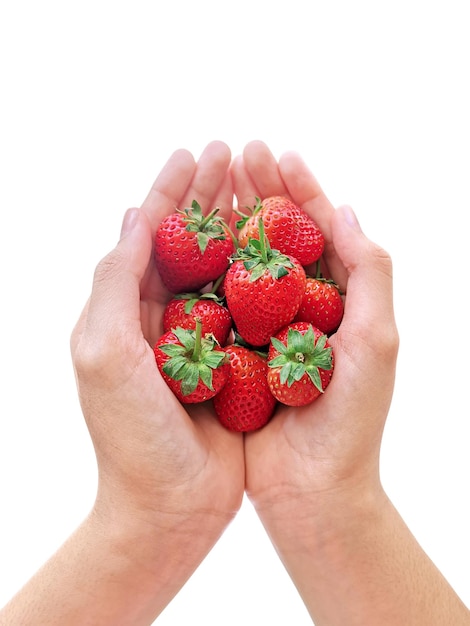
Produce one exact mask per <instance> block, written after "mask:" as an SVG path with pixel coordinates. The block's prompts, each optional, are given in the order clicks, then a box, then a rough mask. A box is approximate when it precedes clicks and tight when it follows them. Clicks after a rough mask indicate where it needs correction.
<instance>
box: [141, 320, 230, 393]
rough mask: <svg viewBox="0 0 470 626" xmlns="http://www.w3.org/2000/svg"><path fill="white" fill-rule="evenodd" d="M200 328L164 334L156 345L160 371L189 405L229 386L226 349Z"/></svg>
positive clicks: (181, 329)
mask: <svg viewBox="0 0 470 626" xmlns="http://www.w3.org/2000/svg"><path fill="white" fill-rule="evenodd" d="M201 329H202V325H201V323H200V321H198V323H197V324H196V330H185V329H183V328H175V329H174V331H169V332H166V333H164V334H163V335H162V336H161V337H160V338H159V339H158V341H157V342H156V344H155V346H154V349H153V350H154V354H155V360H156V363H157V367H158V369H159V370H160V373H161V375H162V377H163V379H164V381H165V382H166V384H167V385H168V387H170V389H171V390H172V391H173V393H174V394H175V396H176V397H177V398H178V400H180V402H183V403H185V404H189V403H195V402H204V401H205V400H208V399H209V398H212V397H213V396H215V394H216V393H218V392H219V391H220V389H221V388H222V387H223V386H224V385H225V383H226V382H227V379H228V375H229V369H230V365H229V363H228V359H227V355H226V354H225V352H224V350H223V349H222V348H221V347H220V346H219V345H218V344H217V342H216V341H215V339H214V338H213V337H212V336H211V335H209V336H207V337H202V335H201Z"/></svg>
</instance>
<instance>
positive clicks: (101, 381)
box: [71, 142, 244, 535]
mask: <svg viewBox="0 0 470 626" xmlns="http://www.w3.org/2000/svg"><path fill="white" fill-rule="evenodd" d="M230 158H231V155H230V151H229V149H228V147H227V146H226V145H225V144H223V143H221V142H212V143H211V144H209V145H208V146H207V147H206V149H205V150H204V152H203V153H202V155H201V157H200V158H199V160H198V161H197V162H196V161H195V160H194V158H193V156H192V155H191V154H190V153H189V152H188V151H187V150H178V151H176V152H175V153H174V154H173V155H172V156H171V157H170V158H169V160H168V161H167V163H166V165H165V166H164V167H163V169H162V171H161V172H160V174H159V175H158V177H157V179H156V181H155V183H154V185H153V186H152V188H151V190H150V192H149V194H148V196H147V198H146V199H145V201H144V202H143V205H142V206H141V207H140V209H131V210H129V211H128V212H127V214H126V216H125V219H124V222H123V228H122V234H121V239H120V241H119V243H118V244H117V246H116V247H115V249H114V250H112V251H111V252H110V253H109V254H108V255H107V256H105V257H104V258H103V259H102V261H101V262H100V263H99V264H98V266H97V268H96V272H95V277H94V281H93V288H92V293H91V296H90V298H89V301H88V303H87V304H86V306H85V308H84V310H83V313H82V315H81V317H80V319H79V321H78V323H77V325H76V327H75V329H74V331H73V334H72V338H71V349H72V356H73V362H74V368H75V372H76V379H77V386H78V391H79V396H80V402H81V405H82V408H83V412H84V415H85V419H86V422H87V425H88V428H89V431H90V434H91V437H92V440H93V444H94V447H95V451H96V457H97V462H98V469H99V489H98V497H97V505H96V506H97V507H99V508H100V509H101V510H104V511H105V512H106V514H108V513H109V511H110V507H111V508H112V510H113V511H114V514H116V511H117V510H119V511H125V510H126V511H128V512H129V513H130V514H131V515H136V514H137V515H142V516H144V517H145V518H149V519H150V521H151V522H153V521H154V520H155V522H156V523H157V524H164V523H165V521H164V520H165V519H168V520H169V523H171V524H174V523H175V522H176V521H177V520H182V519H186V518H190V517H192V516H197V515H199V516H202V517H203V518H204V520H205V524H206V526H202V527H201V529H203V528H207V529H208V532H209V529H211V530H212V532H213V534H215V535H216V534H217V533H218V532H221V530H222V529H223V527H224V526H225V525H226V523H227V522H228V521H229V520H230V519H231V518H232V517H233V515H234V514H235V512H236V511H237V509H238V508H239V506H240V504H241V499H242V496H243V490H244V460H243V442H242V437H241V436H240V435H237V434H234V433H231V432H229V431H227V430H226V429H224V428H223V427H222V426H221V425H220V424H219V423H218V421H217V419H215V417H214V413H213V409H212V407H211V404H210V403H204V404H201V405H198V406H194V405H186V406H183V405H181V404H180V403H179V402H178V401H177V400H176V398H175V397H174V396H173V394H172V393H171V391H170V390H169V388H168V387H167V386H166V384H165V382H164V381H163V379H162V378H161V376H160V374H159V372H158V370H157V367H156V363H155V357H154V354H153V349H152V348H153V344H154V343H155V341H156V339H157V338H158V336H159V335H160V334H161V332H162V314H163V310H164V307H165V304H166V303H167V302H168V300H169V299H170V298H171V295H170V294H169V293H168V292H167V290H166V289H165V288H164V286H163V285H162V282H161V280H160V278H159V276H158V273H157V271H156V269H155V266H154V261H153V256H152V255H153V236H154V233H155V230H156V227H157V225H158V223H159V222H160V221H161V220H162V219H163V218H164V217H165V216H166V215H168V214H170V213H172V212H174V210H175V208H176V207H179V208H184V207H187V206H190V205H191V202H192V200H193V199H196V200H197V201H198V202H199V204H200V205H201V207H202V209H203V211H204V212H208V211H209V210H211V209H212V208H214V207H215V206H219V207H220V208H221V214H225V215H226V216H228V215H229V213H230V211H231V209H232V203H233V191H232V185H231V179H230V175H229V165H230ZM198 523H199V522H198ZM211 524H212V526H211Z"/></svg>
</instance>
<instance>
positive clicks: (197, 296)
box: [173, 291, 224, 315]
mask: <svg viewBox="0 0 470 626" xmlns="http://www.w3.org/2000/svg"><path fill="white" fill-rule="evenodd" d="M173 298H174V300H186V302H185V305H184V312H185V313H186V314H187V315H189V314H190V313H191V311H192V310H193V308H194V305H195V304H197V303H198V302H200V301H201V300H212V302H216V303H217V304H220V305H221V306H222V305H223V303H224V298H221V297H220V296H218V295H217V294H215V293H212V292H210V291H208V292H207V293H178V294H176V295H174V296H173Z"/></svg>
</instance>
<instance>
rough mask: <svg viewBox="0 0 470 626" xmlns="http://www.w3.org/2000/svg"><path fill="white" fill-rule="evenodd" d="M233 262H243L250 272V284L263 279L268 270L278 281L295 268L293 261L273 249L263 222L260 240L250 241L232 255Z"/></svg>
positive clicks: (260, 221) (260, 227)
mask: <svg viewBox="0 0 470 626" xmlns="http://www.w3.org/2000/svg"><path fill="white" fill-rule="evenodd" d="M232 260H233V261H239V260H241V261H243V265H244V266H245V269H246V270H247V271H248V272H250V282H254V281H256V280H258V278H261V276H262V275H263V274H264V273H265V271H266V270H268V272H269V273H270V274H271V276H272V277H273V278H274V279H276V280H278V279H279V278H282V276H286V275H287V274H288V273H289V269H292V268H293V267H294V264H293V263H292V261H291V259H290V258H289V257H288V256H287V255H285V254H282V253H281V252H280V251H279V250H275V249H273V248H271V246H270V245H269V240H268V238H267V236H266V234H265V232H264V224H263V220H262V219H261V218H260V220H259V239H250V240H249V241H248V244H247V245H246V246H245V248H243V249H238V250H237V251H236V252H235V254H234V255H232Z"/></svg>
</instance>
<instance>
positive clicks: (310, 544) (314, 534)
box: [232, 141, 470, 626]
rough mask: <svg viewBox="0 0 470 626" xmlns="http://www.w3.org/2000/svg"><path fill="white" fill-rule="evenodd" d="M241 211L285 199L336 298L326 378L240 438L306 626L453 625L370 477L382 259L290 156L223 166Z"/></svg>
mask: <svg viewBox="0 0 470 626" xmlns="http://www.w3.org/2000/svg"><path fill="white" fill-rule="evenodd" d="M232 177H233V181H234V190H235V193H236V196H237V197H238V204H239V207H240V209H242V208H243V207H244V206H250V205H252V204H253V198H255V196H258V197H260V198H263V197H267V196H269V195H278V194H280V195H289V196H290V197H291V198H292V200H293V201H294V202H296V203H297V204H298V205H299V206H301V207H302V208H303V209H304V210H305V211H306V212H307V213H308V214H309V215H310V216H311V217H312V218H313V219H315V221H316V222H317V223H318V225H319V227H320V229H321V230H322V232H323V234H324V235H325V238H326V246H325V253H324V262H325V263H324V265H323V268H322V269H323V272H324V273H325V274H327V275H329V276H331V277H332V278H333V279H334V280H335V281H336V282H337V283H338V284H339V285H340V288H341V290H342V291H343V292H345V293H346V300H345V303H346V304H345V313H344V319H343V321H342V323H341V325H340V327H339V330H338V331H337V332H336V333H335V334H334V335H333V336H332V337H331V338H330V342H331V344H332V346H333V349H334V352H335V371H334V374H333V378H332V381H331V383H330V385H329V387H328V389H327V390H326V392H325V394H324V395H323V396H322V397H320V398H319V399H318V400H316V401H315V402H314V403H313V404H311V405H309V406H306V407H300V408H298V407H287V406H286V407H282V408H279V409H278V410H277V412H276V415H275V418H274V419H273V420H271V422H270V423H268V424H267V425H266V426H265V427H264V428H263V429H261V430H259V431H257V432H254V433H250V434H248V435H247V436H246V437H245V462H246V491H247V494H248V496H249V498H250V500H251V502H252V503H253V505H254V507H255V509H256V511H257V513H258V515H259V517H260V519H261V521H262V523H263V524H264V527H265V528H266V530H267V532H268V534H269V536H270V538H271V540H272V542H273V544H274V546H275V548H276V550H277V552H278V554H279V556H280V558H281V560H282V561H283V563H284V565H285V567H286V569H287V571H288V572H289V574H290V576H291V577H292V579H293V581H294V583H295V585H296V586H297V589H298V590H299V593H300V594H301V596H302V598H303V600H304V602H305V605H306V607H307V608H308V610H309V612H310V615H311V616H312V619H313V620H314V622H315V625H316V626H344V625H345V624H347V625H348V626H377V625H378V624H380V626H403V625H404V624H406V626H434V625H435V626H438V625H439V626H442V624H446V625H448V626H451V625H454V626H457V625H458V626H464V625H468V624H469V623H470V614H469V612H468V610H467V608H466V607H465V606H464V605H463V603H462V602H461V600H460V599H459V598H458V597H457V595H456V594H455V592H454V591H453V589H452V588H451V587H450V585H449V584H448V582H447V581H446V580H445V579H444V577H443V576H442V574H441V573H440V572H439V571H438V569H437V568H436V567H435V565H434V564H433V563H432V562H431V560H430V559H429V557H428V556H427V555H426V554H425V552H424V551H423V550H422V548H421V547H420V545H419V544H418V542H417V541H416V539H415V538H414V537H413V535H412V533H411V532H410V530H409V528H408V527H407V526H406V524H405V523H404V521H403V519H402V518H401V516H400V515H399V513H398V512H397V511H396V509H395V508H394V506H393V504H392V503H391V502H390V500H389V498H388V497H387V495H386V493H385V490H384V488H383V485H382V483H381V480H380V472H379V460H380V445H381V440H382V434H383V429H384V425H385V421H386V418H387V414H388V410H389V407H390V403H391V399H392V394H393V388H394V380H395V367H396V359H397V353H398V346H399V337H398V332H397V328H396V324H395V319H394V312H393V295H392V292H393V289H392V262H391V259H390V256H389V255H388V254H387V252H386V251H385V250H383V249H382V248H381V247H380V246H378V245H376V244H374V243H373V242H371V241H370V240H369V239H367V237H366V236H365V235H364V233H363V232H362V230H361V228H360V226H359V223H358V221H357V219H356V217H355V214H354V213H353V211H352V210H351V209H350V208H349V207H340V208H339V209H336V210H335V209H334V208H333V206H332V205H331V203H330V202H329V200H328V199H327V197H326V196H325V194H324V193H323V191H322V189H321V187H320V186H319V184H318V182H317V181H316V180H315V178H314V176H313V175H312V173H311V172H310V171H309V169H308V168H307V166H306V165H305V163H304V162H303V160H302V159H301V157H300V156H299V155H298V154H296V153H294V152H289V153H285V154H284V155H283V156H282V157H281V158H280V160H279V162H277V161H276V159H275V158H274V156H273V155H272V153H271V152H270V150H269V149H268V147H267V146H266V145H265V144H264V143H263V142H260V141H255V142H251V143H250V144H248V145H247V146H246V147H245V150H244V153H243V155H242V156H240V157H238V158H237V159H235V161H234V163H233V165H232Z"/></svg>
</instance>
